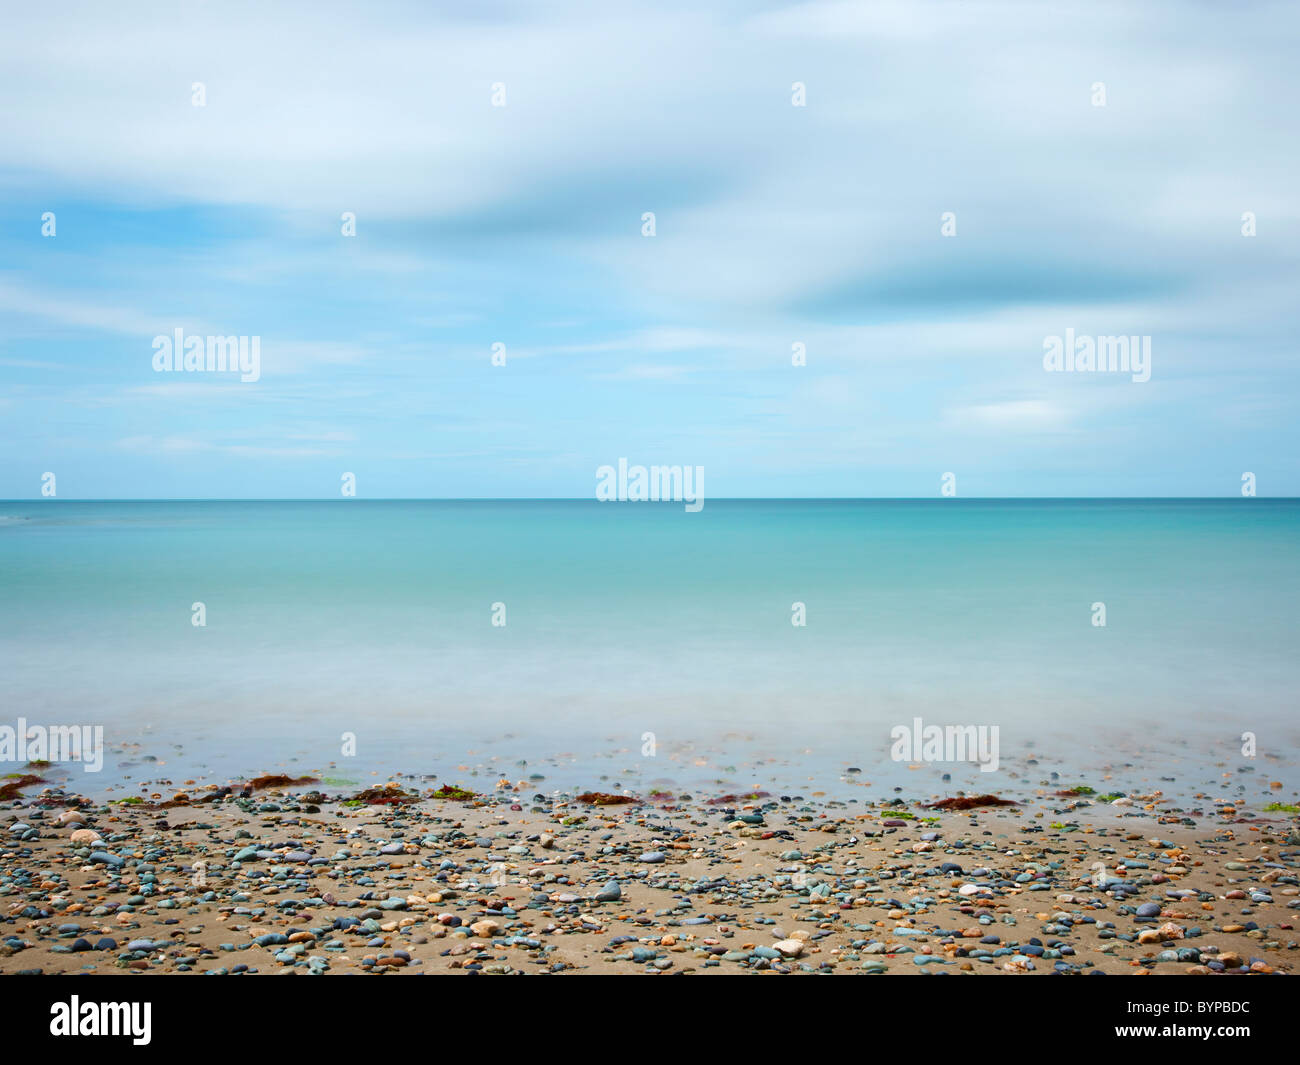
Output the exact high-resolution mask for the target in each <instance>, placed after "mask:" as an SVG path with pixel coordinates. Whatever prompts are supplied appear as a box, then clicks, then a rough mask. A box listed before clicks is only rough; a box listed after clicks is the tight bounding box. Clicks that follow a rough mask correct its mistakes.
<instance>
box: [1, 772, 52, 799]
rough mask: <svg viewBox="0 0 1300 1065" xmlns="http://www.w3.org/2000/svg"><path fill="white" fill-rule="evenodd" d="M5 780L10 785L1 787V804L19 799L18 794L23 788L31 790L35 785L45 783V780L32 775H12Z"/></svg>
mask: <svg viewBox="0 0 1300 1065" xmlns="http://www.w3.org/2000/svg"><path fill="white" fill-rule="evenodd" d="M5 779H6V780H8V782H9V783H7V784H4V785H0V802H3V801H5V800H7V799H17V798H19V795H18V793H19V791H21V790H22V789H23V788H30V787H31V786H32V785H33V784H44V783H45V781H44V779H43V778H41V777H38V776H33V775H32V774H31V773H11V774H9V775H8V776H7V777H6V778H5Z"/></svg>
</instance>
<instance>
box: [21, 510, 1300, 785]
mask: <svg viewBox="0 0 1300 1065" xmlns="http://www.w3.org/2000/svg"><path fill="white" fill-rule="evenodd" d="M1297 592H1300V503H1298V502H1296V501H1291V500H1264V499H1249V500H1244V499H1243V500H1221V501H1219V500H1195V501H1183V500H1159V501H1137V500H1113V501H1095V500H1087V501H1082V500H1081V501H1070V500H1059V501H1058V500H1052V501H1025V500H1018V501H979V500H934V501H736V500H730V501H720V500H710V501H708V503H707V505H706V506H705V508H704V510H703V511H702V512H700V513H697V514H688V513H685V512H684V511H683V509H682V506H681V505H680V504H635V503H631V504H600V503H596V502H594V501H592V502H588V501H510V502H434V501H362V500H339V501H323V502H244V503H237V502H167V503H153V502H150V503H121V502H104V503H80V502H67V501H52V500H46V501H39V502H27V503H3V504H0V657H2V659H3V670H0V704H2V705H3V707H4V710H3V712H0V724H2V723H4V722H6V721H8V722H12V720H13V719H14V718H15V717H17V716H18V715H20V714H22V715H24V716H26V717H27V718H28V719H29V720H31V721H48V722H86V723H94V724H103V725H104V726H105V729H106V735H107V737H108V738H109V740H110V742H121V741H139V740H141V739H142V737H146V736H147V737H149V740H150V742H153V743H172V742H174V743H179V744H183V745H185V746H186V748H187V751H188V752H189V754H187V756H186V757H187V758H200V759H203V760H206V763H207V764H218V765H221V766H222V767H223V768H226V769H227V770H228V771H231V772H235V771H242V770H246V769H256V768H258V767H263V766H267V765H271V764H277V763H278V762H279V761H280V760H281V759H283V758H284V757H287V756H288V755H290V754H292V755H296V756H298V757H300V758H302V759H304V760H306V761H307V762H309V763H311V764H320V763H324V762H327V761H330V760H332V759H336V758H337V756H338V753H339V746H340V741H339V736H340V734H341V733H342V732H344V731H350V732H354V733H356V735H357V737H358V764H361V765H366V766H370V765H376V766H384V767H385V768H386V769H395V768H402V769H410V770H414V771H426V770H433V769H435V768H436V770H437V771H443V770H445V769H446V766H445V765H439V766H436V767H435V766H434V765H433V763H434V762H437V761H439V760H444V761H445V760H448V759H450V760H456V759H459V758H462V757H464V752H466V751H468V750H475V749H484V748H485V746H487V745H491V744H500V743H501V742H502V738H503V737H506V736H509V737H511V738H510V739H509V740H508V746H509V749H510V752H511V756H512V757H513V756H516V755H518V756H519V757H541V756H543V755H556V754H557V753H559V752H570V751H571V752H576V757H577V758H578V762H579V764H580V763H581V761H582V758H583V757H585V756H586V755H584V753H583V752H588V753H590V752H594V751H597V750H608V749H610V746H611V745H613V747H615V748H620V747H622V748H628V749H630V750H632V751H633V753H635V752H636V751H637V750H638V749H639V746H640V743H641V739H640V737H641V735H642V733H643V732H647V731H648V732H654V733H655V735H656V738H657V740H658V742H659V743H660V744H661V745H664V746H665V748H672V749H684V748H685V747H687V746H688V745H707V746H711V748H712V749H713V751H714V755H715V756H714V757H713V759H712V761H713V763H715V764H716V763H717V762H718V760H719V757H720V758H721V759H722V760H724V761H725V758H726V754H727V752H728V751H729V750H731V749H733V748H734V749H735V750H736V751H737V752H742V750H743V753H744V755H745V756H746V757H749V756H750V755H752V754H753V753H754V752H760V753H767V754H771V755H774V756H777V757H782V758H790V759H792V764H794V765H795V766H796V767H799V768H802V763H801V762H800V759H801V757H803V756H802V755H801V753H800V752H802V751H804V750H805V749H806V748H811V749H812V751H813V752H815V754H814V755H809V756H807V757H808V758H809V759H824V760H828V763H833V764H835V765H838V766H840V767H841V768H842V766H843V765H844V764H846V763H847V764H855V765H865V766H868V767H870V766H873V765H876V764H877V763H878V762H880V761H881V760H882V759H885V758H887V755H888V748H889V737H888V733H889V729H890V727H891V726H892V725H895V724H899V723H910V721H911V719H912V718H913V717H914V716H921V717H922V718H924V719H925V720H926V721H927V722H935V723H941V724H942V723H995V724H999V725H1000V727H1001V728H1002V733H1003V743H1004V745H1005V744H1007V743H1013V744H1017V745H1025V744H1029V743H1032V742H1035V740H1042V739H1057V738H1060V737H1069V738H1070V740H1071V741H1072V742H1074V743H1076V744H1080V745H1082V747H1084V748H1085V749H1086V748H1088V747H1090V746H1091V747H1092V748H1094V749H1095V752H1096V753H1097V755H1098V756H1099V757H1100V756H1110V755H1114V754H1115V753H1116V750H1117V748H1116V744H1120V745H1121V747H1122V745H1123V744H1125V743H1127V744H1131V745H1132V746H1133V748H1134V749H1133V751H1132V752H1131V754H1132V756H1133V759H1138V758H1141V757H1142V756H1143V755H1144V753H1146V752H1144V750H1143V746H1142V745H1143V744H1150V745H1158V744H1159V743H1161V742H1183V741H1184V740H1186V739H1187V738H1188V737H1191V738H1192V739H1193V740H1195V741H1197V742H1200V741H1201V740H1204V741H1205V742H1206V743H1218V744H1222V743H1224V742H1226V740H1228V739H1230V738H1231V737H1233V736H1237V735H1239V734H1240V732H1241V731H1242V730H1244V729H1252V730H1254V731H1256V732H1258V733H1259V734H1260V735H1261V742H1265V741H1267V742H1271V743H1273V744H1274V745H1275V746H1276V745H1282V744H1289V745H1290V746H1291V747H1292V748H1294V746H1295V742H1296V736H1297V729H1296V725H1295V724H1294V721H1295V706H1296V692H1297V690H1298V687H1297V680H1300V675H1298V674H1300V660H1298V659H1297V656H1296V654H1295V646H1296V639H1297V635H1300V606H1297V602H1298V599H1297ZM196 601H201V602H203V603H204V604H205V606H206V611H207V625H206V627H203V628H196V627H194V626H193V625H191V620H190V619H191V604H192V603H194V602H196ZM498 602H500V603H504V604H505V609H506V620H507V624H506V625H505V626H504V627H494V626H493V625H492V616H493V604H494V603H498ZM795 602H802V603H805V604H806V609H807V626H806V627H803V628H796V627H794V626H792V625H791V607H792V604H793V603H795ZM1094 602H1104V603H1105V605H1106V612H1107V625H1106V627H1104V628H1098V627H1095V626H1094V625H1093V624H1092V604H1093V603H1094ZM737 736H743V737H745V739H744V741H743V742H742V741H741V740H739V739H737V738H736V737H737ZM1119 753H1120V754H1123V753H1124V752H1123V751H1122V750H1121V751H1119ZM809 764H810V765H811V764H813V763H812V762H811V761H810V762H809ZM579 768H585V767H582V766H581V765H579ZM805 775H806V774H805Z"/></svg>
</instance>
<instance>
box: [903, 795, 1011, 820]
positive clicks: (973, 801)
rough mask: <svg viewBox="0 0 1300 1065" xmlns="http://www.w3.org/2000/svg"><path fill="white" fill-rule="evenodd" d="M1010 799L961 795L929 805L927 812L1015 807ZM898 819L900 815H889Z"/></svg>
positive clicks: (993, 796)
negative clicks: (986, 807) (983, 807)
mask: <svg viewBox="0 0 1300 1065" xmlns="http://www.w3.org/2000/svg"><path fill="white" fill-rule="evenodd" d="M1015 805H1017V804H1016V803H1015V802H1013V801H1012V800H1011V799H1002V798H999V797H998V796H996V795H961V796H958V797H957V798H953V799H940V800H939V801H938V802H932V803H929V804H928V805H927V806H926V809H928V810H974V809H975V808H976V807H978V806H1015ZM890 816H891V817H899V816H901V815H900V814H890Z"/></svg>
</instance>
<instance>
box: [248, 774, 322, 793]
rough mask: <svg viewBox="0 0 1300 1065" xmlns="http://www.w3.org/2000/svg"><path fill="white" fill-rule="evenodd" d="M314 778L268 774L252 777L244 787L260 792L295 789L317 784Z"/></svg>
mask: <svg viewBox="0 0 1300 1065" xmlns="http://www.w3.org/2000/svg"><path fill="white" fill-rule="evenodd" d="M319 783H320V781H318V780H317V779H316V778H315V777H297V778H294V777H287V776H285V775H284V774H283V773H268V774H267V775H266V776H262V777H254V778H253V779H252V780H250V781H249V782H248V783H247V784H246V785H244V786H245V787H248V788H252V789H253V790H254V791H262V790H264V789H266V788H296V787H299V786H301V785H304V784H319Z"/></svg>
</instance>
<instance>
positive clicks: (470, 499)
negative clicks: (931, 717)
mask: <svg viewBox="0 0 1300 1065" xmlns="http://www.w3.org/2000/svg"><path fill="white" fill-rule="evenodd" d="M1236 499H1240V500H1243V501H1245V500H1248V499H1255V500H1259V499H1265V500H1276V501H1296V500H1300V496H1238V495H1222V496H708V497H706V498H705V500H704V502H705V503H706V504H708V503H930V502H932V503H961V502H967V503H981V502H982V503H1050V502H1090V501H1091V502H1135V503H1137V502H1147V503H1155V502H1170V503H1175V502H1184V503H1187V502H1195V503H1205V502H1213V501H1220V502H1225V501H1228V500H1236ZM682 502H689V500H681V499H639V500H614V499H610V500H600V499H596V498H595V497H594V496H364V497H363V496H129V497H116V496H87V497H85V498H74V497H68V496H61V497H59V496H56V497H53V498H50V497H41V496H31V497H22V498H14V499H0V504H9V503H598V504H604V503H660V504H664V505H667V506H673V505H675V504H678V503H682Z"/></svg>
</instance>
